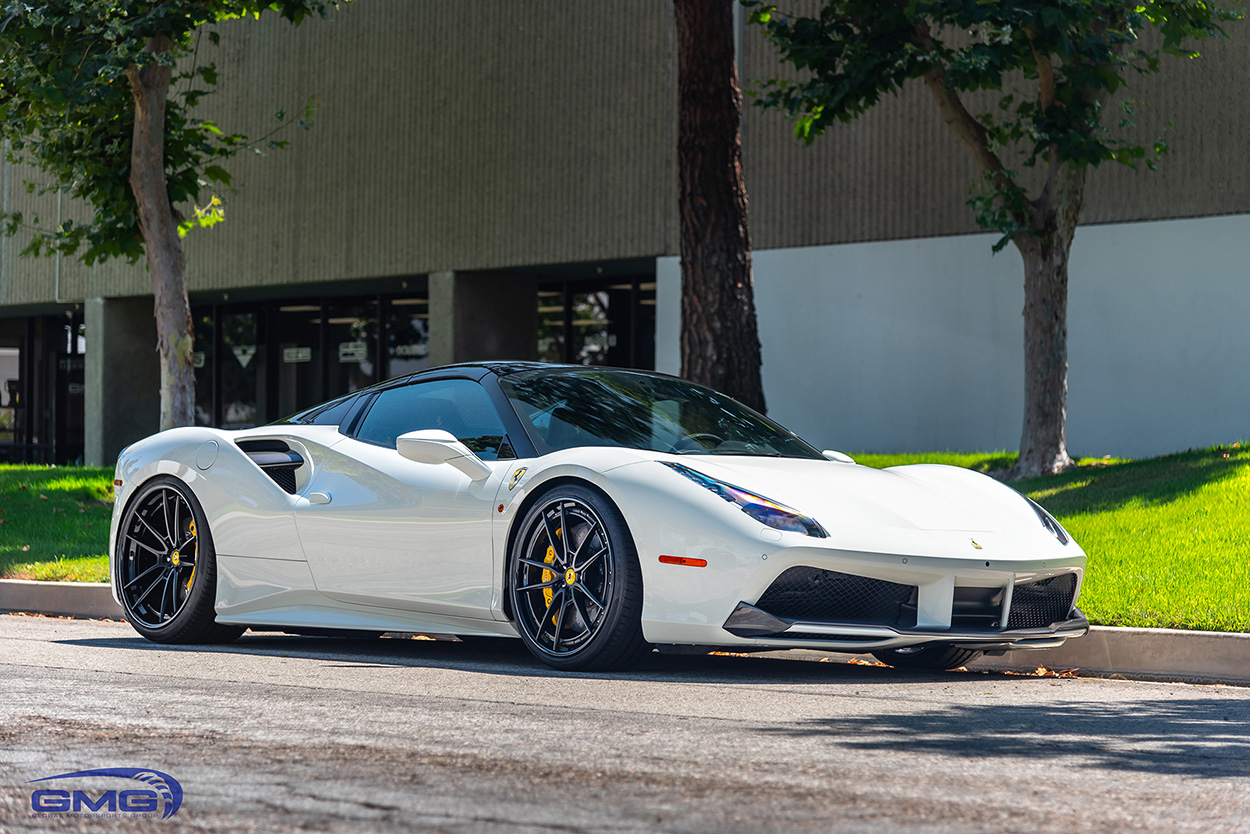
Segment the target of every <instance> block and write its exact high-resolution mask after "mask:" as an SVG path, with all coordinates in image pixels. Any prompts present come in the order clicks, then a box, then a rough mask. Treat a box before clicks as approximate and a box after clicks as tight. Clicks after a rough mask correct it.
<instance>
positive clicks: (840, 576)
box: [110, 362, 1088, 670]
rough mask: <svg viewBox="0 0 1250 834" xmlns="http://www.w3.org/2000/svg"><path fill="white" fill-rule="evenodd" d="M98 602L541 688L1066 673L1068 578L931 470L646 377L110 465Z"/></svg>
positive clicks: (1070, 544) (376, 391)
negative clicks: (482, 664) (814, 660)
mask: <svg viewBox="0 0 1250 834" xmlns="http://www.w3.org/2000/svg"><path fill="white" fill-rule="evenodd" d="M114 483H115V484H116V504H115V510H114V514H113V523H112V530H111V539H110V552H111V554H112V576H113V593H114V594H115V595H116V597H117V599H118V602H120V603H121V604H122V606H124V608H125V611H126V617H127V619H128V620H129V621H130V622H131V624H132V625H133V626H134V628H135V629H136V630H137V631H138V632H139V633H140V634H142V635H144V636H145V637H148V638H150V639H152V640H156V641H160V642H169V643H197V642H218V641H229V640H233V639H235V638H237V637H238V636H239V635H240V634H242V633H243V631H244V630H245V629H246V628H249V627H251V628H255V629H259V630H278V631H287V632H292V633H297V634H298V633H325V632H327V631H333V632H351V633H357V634H364V633H373V634H381V633H384V632H408V633H421V632H426V633H440V634H454V635H459V636H463V637H480V636H505V637H519V638H520V639H521V640H522V641H524V643H525V645H526V646H527V647H528V648H529V650H530V651H531V652H533V654H534V655H535V656H536V657H537V658H538V659H539V660H541V661H542V662H544V663H546V664H549V665H551V666H553V667H556V668H559V669H585V670H589V669H619V668H623V667H626V666H628V665H630V664H631V663H633V662H635V661H636V660H638V659H639V658H640V657H641V656H642V655H643V654H644V653H646V652H648V651H650V650H651V649H652V648H653V647H656V646H658V647H660V648H669V647H676V646H683V647H691V646H693V647H705V648H710V647H719V648H722V649H728V650H733V651H764V650H770V649H788V648H795V647H803V648H811V649H823V650H828V651H832V652H846V653H853V654H860V653H868V652H871V653H872V654H873V655H875V656H876V657H878V658H880V659H881V660H883V661H885V662H886V663H889V664H892V665H894V666H904V667H912V668H931V669H948V668H954V667H957V666H960V665H962V664H963V663H965V662H967V661H968V660H970V659H971V658H973V657H975V656H976V655H977V654H979V653H981V652H998V653H1001V652H1004V651H1007V650H1008V649H1012V650H1014V649H1031V648H1046V647H1051V646H1057V645H1059V644H1061V643H1062V642H1063V641H1064V640H1066V639H1068V638H1070V637H1078V636H1080V635H1082V634H1084V633H1085V632H1086V631H1087V630H1088V622H1087V620H1086V619H1085V617H1084V616H1083V615H1082V614H1081V613H1080V612H1079V611H1078V610H1077V609H1076V608H1075V603H1076V599H1077V595H1078V593H1079V592H1080V588H1081V580H1082V577H1083V575H1084V569H1085V553H1084V552H1083V551H1082V550H1081V548H1080V547H1079V546H1078V545H1077V544H1076V542H1074V541H1072V539H1071V538H1070V537H1069V536H1068V534H1067V532H1066V531H1065V530H1064V529H1063V527H1061V526H1060V525H1059V523H1058V522H1057V521H1055V519H1054V518H1052V517H1051V516H1050V515H1049V514H1048V513H1047V512H1046V511H1045V510H1044V509H1042V508H1041V507H1040V506H1038V505H1037V504H1035V503H1033V502H1032V501H1031V500H1029V499H1028V498H1026V497H1024V496H1023V495H1021V494H1020V493H1018V492H1016V491H1015V490H1012V489H1011V488H1009V487H1007V486H1004V485H1003V484H1001V483H999V482H997V481H995V480H993V479H991V478H988V477H986V476H984V475H980V474H977V473H975V472H971V471H968V470H965V469H959V468H955V467H949V466H928V465H917V466H898V467H894V468H890V469H884V470H877V469H870V468H868V467H864V466H859V465H856V464H855V463H854V461H852V460H851V459H850V458H849V457H847V456H846V455H843V454H841V453H838V452H820V451H817V450H816V449H815V448H814V447H812V446H810V445H808V444H807V443H805V442H804V441H802V440H801V439H799V438H798V437H797V436H795V435H794V433H792V432H790V431H788V430H786V429H784V428H782V427H781V426H780V425H778V424H777V423H775V422H773V421H772V420H769V419H768V418H766V417H763V416H761V415H760V414H758V413H756V412H754V411H752V410H751V409H749V408H747V407H746V406H744V405H742V404H741V403H738V402H736V401H734V400H732V399H730V398H729V397H726V396H725V395H723V394H719V393H717V392H715V391H713V390H710V389H708V388H704V387H702V386H699V385H695V384H692V383H690V382H686V381H684V380H681V379H677V378H674V377H669V376H664V375H661V374H653V373H644V372H638V371H625V370H613V369H605V368H591V367H583V366H553V365H541V364H536V363H503V362H496V363H481V364H471V365H453V366H447V367H440V368H436V369H433V370H429V371H424V372H422V373H418V374H414V375H412V376H406V377H402V378H397V379H392V380H389V381H387V382H383V383H380V384H378V385H375V386H373V387H372V388H368V389H365V390H363V391H358V392H356V393H353V394H349V395H348V396H345V397H341V398H339V399H336V400H333V401H331V402H329V403H326V404H324V405H320V406H318V407H316V408H313V409H310V410H308V411H305V412H302V413H300V414H296V415H294V416H292V417H289V418H287V419H285V420H281V421H279V422H277V423H274V424H272V425H267V426H261V427H258V428H252V429H246V430H243V431H223V430H218V429H211V428H179V429H173V430H170V431H165V432H161V433H160V434H157V435H154V436H152V437H149V438H147V439H145V440H142V441H140V442H138V443H135V444H134V445H132V446H130V447H129V448H127V449H125V450H124V451H123V452H122V454H121V456H120V458H119V460H118V463H117V472H116V475H115V481H114Z"/></svg>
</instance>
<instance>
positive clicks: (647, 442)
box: [500, 369, 824, 460]
mask: <svg viewBox="0 0 1250 834" xmlns="http://www.w3.org/2000/svg"><path fill="white" fill-rule="evenodd" d="M500 385H501V386H502V387H503V390H504V393H505V394H506V395H507V396H508V399H509V400H510V401H511V402H512V407H513V408H514V409H515V410H516V413H517V416H518V417H520V418H521V423H522V424H523V425H524V426H525V429H526V431H527V432H528V433H529V436H530V439H531V440H533V442H534V446H535V447H536V448H537V449H538V452H539V454H546V453H548V452H555V451H559V450H561V449H572V448H575V447H577V446H623V447H626V448H629V449H647V450H650V451H654V452H672V453H674V454H685V455H763V456H768V457H788V458H814V459H821V460H823V459H824V457H823V455H821V454H820V452H818V451H816V449H814V448H812V447H811V446H809V445H808V444H806V443H804V442H803V441H802V440H800V439H799V438H798V437H796V436H795V435H794V433H793V432H791V431H789V430H787V429H785V428H783V427H781V426H779V425H777V424H776V423H774V422H773V421H772V420H769V419H768V418H767V417H764V416H763V415H761V414H758V413H756V412H754V411H752V410H751V409H749V408H747V407H746V406H745V405H743V404H742V403H740V402H738V401H737V400H733V399H730V398H729V397H727V396H725V395H724V394H718V393H717V392H715V391H713V390H712V389H710V388H704V387H703V386H701V385H695V384H694V383H691V382H686V381H685V380H681V379H673V378H671V377H663V376H654V375H651V374H645V373H637V372H631V371H618V370H603V369H593V370H591V369H588V370H585V371H580V370H574V371H547V370H535V371H524V372H521V373H516V374H511V375H509V376H506V377H504V378H502V379H501V380H500Z"/></svg>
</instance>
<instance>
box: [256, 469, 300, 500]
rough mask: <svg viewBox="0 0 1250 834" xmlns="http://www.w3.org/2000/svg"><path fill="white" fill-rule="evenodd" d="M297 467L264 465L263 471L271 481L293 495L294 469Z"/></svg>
mask: <svg viewBox="0 0 1250 834" xmlns="http://www.w3.org/2000/svg"><path fill="white" fill-rule="evenodd" d="M297 468H298V467H297V466H266V467H265V468H264V473H265V474H266V475H268V476H269V477H270V478H273V482H274V483H275V484H277V485H278V486H280V487H282V488H283V489H284V490H286V491H287V492H289V493H290V494H292V495H294V494H295V470H296V469H297Z"/></svg>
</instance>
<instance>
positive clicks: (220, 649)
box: [55, 631, 1053, 686]
mask: <svg viewBox="0 0 1250 834" xmlns="http://www.w3.org/2000/svg"><path fill="white" fill-rule="evenodd" d="M55 642H58V643H64V644H66V645H75V646H84V647H94V648H109V649H125V650H130V651H143V652H153V653H165V652H178V653H184V652H189V653H212V654H218V655H231V654H234V655H251V656H257V657H282V658H303V659H306V660H311V661H319V662H321V663H323V664H324V665H326V666H327V667H334V668H360V669H367V668H393V667H399V668H411V669H414V670H417V669H422V668H429V669H450V670H462V671H464V672H467V673H472V674H486V675H505V676H508V677H525V678H571V679H586V680H637V681H651V682H657V683H666V682H667V683H707V684H728V685H735V684H794V685H800V684H819V685H824V686H827V685H831V684H832V685H841V684H849V683H856V684H868V685H874V684H882V685H893V684H900V683H908V682H929V683H932V682H934V681H942V680H951V681H968V680H971V679H975V680H977V681H982V680H994V681H1011V682H1013V683H1015V684H1017V685H1018V686H1032V685H1042V684H1043V682H1044V681H1045V680H1046V679H1044V678H1036V677H1029V676H1020V675H1007V674H1003V673H998V672H982V671H977V672H916V671H910V670H906V669H893V668H890V667H888V666H884V665H870V664H863V665H857V664H851V663H846V662H844V661H846V660H847V659H848V657H849V656H848V655H844V654H836V653H829V654H828V655H827V656H826V660H824V661H822V660H817V659H815V658H816V656H817V655H818V653H817V652H811V651H804V652H802V653H801V655H798V656H796V655H794V654H791V655H789V656H787V653H785V652H759V653H754V654H749V655H748V654H739V653H719V654H663V653H660V652H652V653H650V654H649V655H646V656H645V657H644V658H643V659H642V660H641V661H639V663H638V664H637V665H636V666H634V667H633V668H631V669H629V670H628V671H621V672H563V671H559V670H556V669H552V668H550V667H548V666H545V665H543V664H542V663H540V662H539V661H538V660H537V659H535V658H534V657H533V656H532V655H531V654H530V653H529V652H528V651H526V649H525V647H524V645H523V644H522V643H521V641H520V640H517V639H508V638H489V637H487V638H477V639H473V640H472V642H460V641H458V640H456V639H455V638H447V639H438V640H429V639H416V640H414V639H407V638H403V637H400V638H393V637H385V638H376V637H375V638H356V637H311V636H296V635H289V634H283V633H279V632H253V631H249V632H248V633H246V634H245V635H244V636H243V637H242V638H240V639H239V640H238V641H236V642H234V643H225V644H212V645H185V646H179V645H166V644H160V643H153V642H151V641H148V640H146V639H144V638H142V637H139V636H138V635H135V636H134V637H93V638H84V639H62V640H58V641H55ZM1051 680H1053V679H1051Z"/></svg>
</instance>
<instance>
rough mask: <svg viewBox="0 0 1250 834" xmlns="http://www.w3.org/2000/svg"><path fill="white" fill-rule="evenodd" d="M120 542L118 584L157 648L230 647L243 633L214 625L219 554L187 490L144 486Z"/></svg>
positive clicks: (165, 484)
mask: <svg viewBox="0 0 1250 834" xmlns="http://www.w3.org/2000/svg"><path fill="white" fill-rule="evenodd" d="M117 538H118V543H117V548H118V552H117V560H116V568H115V571H116V573H115V575H114V577H113V582H114V584H115V585H116V586H117V588H118V589H119V592H120V593H119V595H120V596H121V599H122V605H123V607H124V608H125V610H126V619H127V620H128V621H129V622H130V624H131V625H132V626H133V627H134V629H135V631H137V632H139V633H140V634H142V635H143V636H144V637H146V638H148V639H149V640H154V641H156V642H158V643H229V642H231V641H233V640H236V639H238V637H239V635H241V634H242V633H243V631H244V629H243V628H241V627H239V626H230V625H220V624H218V623H217V620H216V617H215V614H214V611H213V607H214V604H215V602H216V598H217V554H216V551H215V550H214V549H213V539H212V536H211V535H210V534H209V530H208V520H207V519H206V518H205V517H204V510H203V509H202V508H201V507H200V502H199V501H197V500H196V498H195V495H194V494H192V492H191V490H190V489H188V488H187V486H186V484H184V483H183V482H182V481H180V480H178V479H177V478H171V477H160V478H154V479H152V480H151V481H148V482H147V483H146V484H144V485H143V486H142V487H140V488H139V491H138V493H137V494H136V495H135V497H134V498H133V499H132V500H131V502H130V506H129V507H127V509H126V514H125V516H124V517H123V518H122V523H121V526H120V527H118V531H117Z"/></svg>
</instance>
